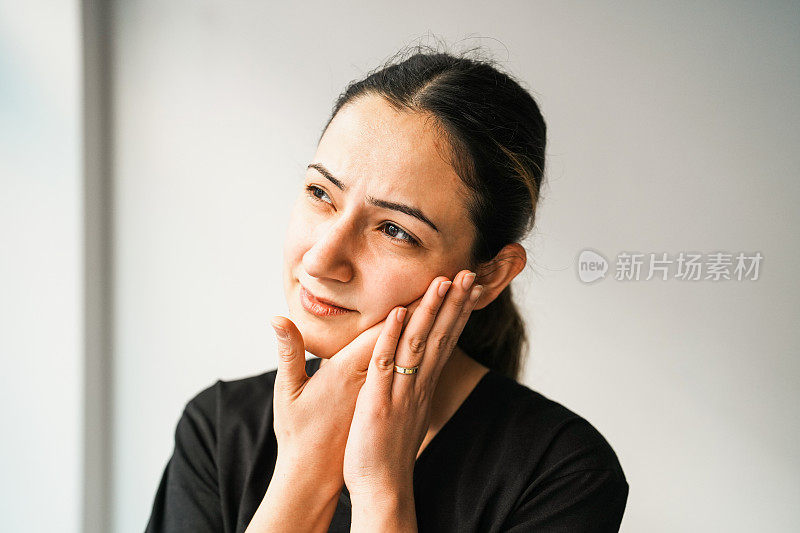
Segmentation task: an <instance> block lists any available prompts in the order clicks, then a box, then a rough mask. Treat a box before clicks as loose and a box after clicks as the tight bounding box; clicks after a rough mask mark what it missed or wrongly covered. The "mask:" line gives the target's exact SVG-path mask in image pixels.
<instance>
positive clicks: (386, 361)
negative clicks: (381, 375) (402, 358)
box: [375, 352, 394, 371]
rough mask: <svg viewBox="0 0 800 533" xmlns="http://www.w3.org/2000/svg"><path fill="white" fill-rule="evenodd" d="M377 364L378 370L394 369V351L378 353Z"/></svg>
mask: <svg viewBox="0 0 800 533" xmlns="http://www.w3.org/2000/svg"><path fill="white" fill-rule="evenodd" d="M375 366H376V367H377V368H378V370H383V371H387V370H393V369H394V353H393V352H392V353H390V352H386V353H381V354H378V355H376V357H375Z"/></svg>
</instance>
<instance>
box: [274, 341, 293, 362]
mask: <svg viewBox="0 0 800 533" xmlns="http://www.w3.org/2000/svg"><path fill="white" fill-rule="evenodd" d="M278 356H279V357H280V358H281V359H283V360H284V361H289V360H291V359H292V358H294V347H292V346H287V345H285V344H280V345H278Z"/></svg>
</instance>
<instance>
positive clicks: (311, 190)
mask: <svg viewBox="0 0 800 533" xmlns="http://www.w3.org/2000/svg"><path fill="white" fill-rule="evenodd" d="M318 193H319V194H321V195H324V196H328V193H326V192H325V191H324V190H322V189H321V188H319V187H317V186H316V185H306V194H307V195H308V197H309V198H311V199H312V200H313V201H315V202H324V203H326V204H329V203H330V202H327V201H325V200H323V199H322V198H321V197H320V196H319V195H318ZM381 227H382V228H390V229H389V231H383V232H382V233H384V234H385V235H386V236H387V237H389V238H390V239H391V240H393V241H397V242H400V243H403V244H409V245H411V246H420V243H419V241H418V240H417V239H415V238H414V237H412V236H411V234H410V233H408V232H407V231H406V230H404V229H403V228H401V227H400V226H398V225H397V224H395V223H394V222H388V221H387V222H385V223H384V224H383V225H382V226H381ZM398 233H400V234H402V235H405V237H402V238H401V237H395V236H394V235H396V234H398Z"/></svg>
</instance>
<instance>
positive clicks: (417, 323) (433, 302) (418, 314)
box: [392, 276, 451, 396]
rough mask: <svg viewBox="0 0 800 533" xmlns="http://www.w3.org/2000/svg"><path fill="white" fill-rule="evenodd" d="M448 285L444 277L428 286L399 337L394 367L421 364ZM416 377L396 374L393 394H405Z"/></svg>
mask: <svg viewBox="0 0 800 533" xmlns="http://www.w3.org/2000/svg"><path fill="white" fill-rule="evenodd" d="M450 285H451V282H450V280H448V279H447V278H445V277H444V276H439V277H437V278H435V279H434V280H433V282H432V283H431V284H430V286H429V287H428V290H427V291H426V292H425V295H424V296H423V298H422V302H421V303H420V304H419V308H417V310H416V311H415V312H414V316H412V317H411V319H410V320H409V322H408V325H407V326H406V327H405V329H404V330H403V334H402V335H401V337H400V341H399V343H398V347H397V352H396V355H395V364H396V365H398V366H404V367H415V366H418V365H419V364H420V363H421V362H422V358H423V356H424V354H425V347H426V345H427V342H428V335H429V333H430V330H431V326H432V325H433V322H434V320H435V318H436V314H437V313H438V312H439V308H440V307H441V305H442V301H443V300H444V296H445V295H446V294H447V291H448V290H449V288H450ZM416 377H417V376H416V374H409V375H402V374H398V375H397V377H396V378H395V379H396V380H397V382H396V383H395V385H394V387H393V389H392V390H393V393H394V392H396V393H397V394H398V395H400V396H402V395H403V394H405V393H406V392H407V391H408V388H409V387H412V386H413V383H414V380H415V379H416Z"/></svg>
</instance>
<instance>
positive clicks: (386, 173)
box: [312, 96, 467, 239]
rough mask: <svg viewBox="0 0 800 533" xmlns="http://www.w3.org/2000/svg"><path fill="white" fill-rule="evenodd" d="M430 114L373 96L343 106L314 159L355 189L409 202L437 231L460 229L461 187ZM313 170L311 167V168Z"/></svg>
mask: <svg viewBox="0 0 800 533" xmlns="http://www.w3.org/2000/svg"><path fill="white" fill-rule="evenodd" d="M449 157H450V156H449V145H448V143H447V141H446V139H445V138H444V137H443V136H442V135H441V134H440V133H439V132H438V131H437V130H436V128H435V126H434V122H433V119H432V117H431V116H430V115H423V114H421V113H416V112H410V111H406V110H401V111H398V110H396V109H394V108H393V107H392V106H391V105H390V104H389V103H388V102H387V101H386V100H384V99H383V98H381V97H378V96H367V97H364V98H361V99H359V100H357V101H355V102H353V103H351V104H348V105H346V106H344V107H343V108H342V109H340V110H339V112H338V113H337V114H336V116H335V117H334V118H333V120H332V121H331V123H330V124H329V125H328V129H327V130H326V131H325V134H324V135H323V137H322V139H321V140H320V142H319V145H318V147H317V152H316V155H315V162H318V163H322V164H323V165H325V166H326V167H327V168H328V170H330V172H331V174H333V175H334V176H336V177H337V178H338V179H340V180H341V181H343V182H344V183H345V184H346V185H349V186H351V187H352V189H353V190H354V193H357V194H361V195H364V196H366V195H370V196H375V197H377V198H380V199H386V200H391V201H396V202H402V203H408V204H410V205H413V206H416V207H418V208H419V209H421V210H422V212H423V213H425V214H426V215H427V216H428V217H429V218H430V219H431V220H433V221H434V223H435V224H436V225H437V226H438V227H439V228H440V229H441V230H442V233H443V235H442V237H443V238H445V239H447V238H448V237H447V235H446V234H447V233H448V230H450V231H454V230H459V229H463V225H464V224H465V222H466V220H467V217H466V213H467V212H466V202H465V195H466V193H467V189H466V186H465V185H464V184H463V182H462V181H461V178H459V177H458V175H457V174H456V172H455V170H454V169H453V167H452V166H451V164H450V161H449ZM312 172H316V171H312Z"/></svg>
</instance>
